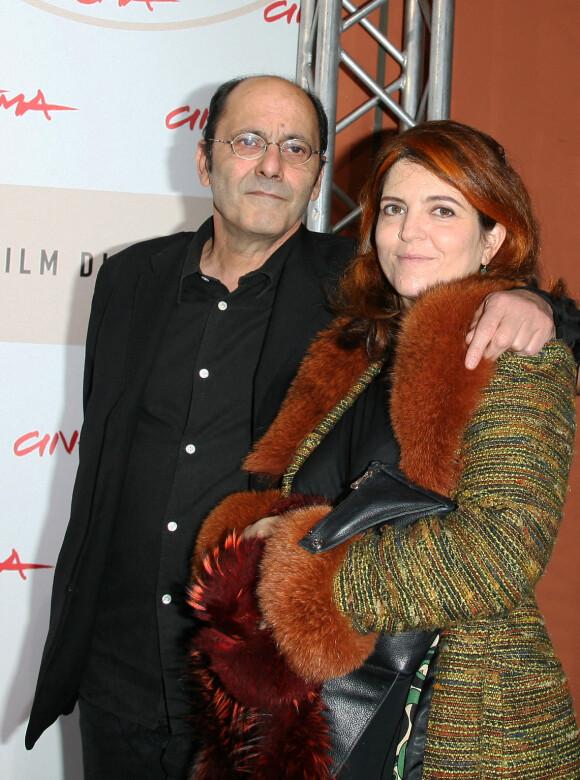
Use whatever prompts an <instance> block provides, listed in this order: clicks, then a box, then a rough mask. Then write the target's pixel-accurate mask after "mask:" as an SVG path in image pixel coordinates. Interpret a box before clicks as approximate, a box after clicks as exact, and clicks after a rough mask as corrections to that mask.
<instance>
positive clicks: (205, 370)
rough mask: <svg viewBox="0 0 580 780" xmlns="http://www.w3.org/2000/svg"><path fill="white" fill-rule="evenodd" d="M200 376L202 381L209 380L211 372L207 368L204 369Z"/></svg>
mask: <svg viewBox="0 0 580 780" xmlns="http://www.w3.org/2000/svg"><path fill="white" fill-rule="evenodd" d="M199 375H200V377H201V378H202V379H207V378H208V376H209V371H208V370H207V368H202V369H201V371H200V372H199Z"/></svg>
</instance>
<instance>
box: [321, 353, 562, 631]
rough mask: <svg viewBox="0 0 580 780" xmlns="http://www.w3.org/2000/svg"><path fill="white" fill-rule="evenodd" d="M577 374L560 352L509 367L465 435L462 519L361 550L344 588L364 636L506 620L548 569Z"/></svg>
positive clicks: (347, 610)
mask: <svg viewBox="0 0 580 780" xmlns="http://www.w3.org/2000/svg"><path fill="white" fill-rule="evenodd" d="M574 388H575V366H574V360H573V358H572V355H571V353H570V352H569V350H568V349H567V348H566V347H565V346H564V345H562V344H561V343H560V342H551V343H549V344H548V345H547V346H546V347H545V348H544V349H543V350H542V352H541V353H540V354H539V355H536V356H534V357H520V356H516V355H513V354H510V353H506V354H505V355H504V356H502V357H501V358H500V359H499V361H498V364H497V370H496V372H495V374H494V377H493V379H492V381H491V383H490V384H489V385H488V387H487V388H486V390H485V392H484V396H483V399H482V401H481V403H480V404H479V406H478V408H477V409H476V412H475V414H474V416H473V417H472V419H471V420H470V422H469V424H468V426H467V429H466V431H465V437H464V443H465V449H464V452H463V462H462V474H461V478H460V481H459V485H458V490H457V493H456V495H455V496H454V498H455V500H456V501H457V504H458V509H457V510H456V511H455V512H452V513H450V514H449V515H447V516H446V517H444V518H441V519H439V518H434V517H427V518H425V519H423V520H421V521H419V522H417V523H416V524H415V525H414V526H412V527H411V528H407V529H394V528H391V527H388V528H385V529H383V531H382V533H381V534H380V535H377V534H369V535H367V536H365V537H363V538H362V539H359V540H358V541H356V542H354V543H353V544H352V545H351V547H350V549H349V551H348V554H347V555H346V557H345V560H344V562H343V564H342V566H341V568H340V570H339V572H338V574H337V576H336V578H335V582H334V597H335V600H336V603H337V605H338V607H339V609H340V610H341V611H342V613H343V614H345V615H348V616H349V617H350V619H351V621H352V623H353V625H354V627H355V628H356V629H357V630H358V631H360V632H362V633H365V632H368V631H373V632H396V631H406V630H410V629H414V628H435V627H439V628H446V627H450V626H453V625H455V624H458V623H461V622H464V621H470V620H474V619H478V618H482V617H487V616H493V615H503V614H506V613H507V612H509V611H510V610H511V609H512V608H513V607H514V606H515V605H517V604H518V603H519V602H520V601H522V600H523V599H525V598H526V597H528V596H530V595H531V594H532V592H533V589H534V587H535V585H536V583H537V581H538V579H539V578H540V576H541V575H542V573H543V571H544V568H545V566H546V564H547V562H548V560H549V558H550V555H551V551H552V548H553V545H554V541H555V538H556V534H557V530H558V524H559V521H560V519H561V516H562V510H563V505H564V500H565V495H566V489H567V480H568V474H569V469H570V464H571V460H572V455H573V443H574V430H575V423H574V397H575V396H574V393H575V390H574Z"/></svg>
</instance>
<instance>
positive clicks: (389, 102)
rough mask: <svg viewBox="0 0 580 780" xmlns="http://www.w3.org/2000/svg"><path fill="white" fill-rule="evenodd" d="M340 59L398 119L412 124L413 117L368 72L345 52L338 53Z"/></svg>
mask: <svg viewBox="0 0 580 780" xmlns="http://www.w3.org/2000/svg"><path fill="white" fill-rule="evenodd" d="M340 58H341V60H342V61H343V62H344V64H345V65H347V66H348V67H349V68H350V70H352V72H353V73H354V74H355V75H356V76H358V78H359V79H360V80H361V81H362V82H363V84H365V85H366V86H367V87H368V88H369V89H370V90H371V91H372V92H374V93H375V95H376V96H377V97H378V98H379V99H380V100H381V102H382V103H384V105H385V106H388V107H389V109H390V110H391V111H392V112H393V114H395V116H396V117H397V118H398V119H401V120H402V121H403V122H408V123H409V124H413V117H412V116H409V114H407V112H406V111H403V109H402V108H401V106H400V105H399V104H398V103H396V102H395V101H394V100H393V99H392V98H391V97H389V96H388V95H387V94H386V92H385V90H384V89H381V88H380V87H379V85H378V84H377V83H376V81H374V79H372V78H371V77H370V76H369V75H368V73H366V71H365V70H363V68H361V66H360V65H358V64H357V63H356V62H355V61H354V60H353V58H352V57H350V56H349V55H348V54H347V53H346V52H344V51H343V52H342V53H341V55H340Z"/></svg>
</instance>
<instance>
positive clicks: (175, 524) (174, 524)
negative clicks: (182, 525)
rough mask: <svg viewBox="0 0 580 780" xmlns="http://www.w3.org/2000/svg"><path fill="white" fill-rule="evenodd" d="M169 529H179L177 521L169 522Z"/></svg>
mask: <svg viewBox="0 0 580 780" xmlns="http://www.w3.org/2000/svg"><path fill="white" fill-rule="evenodd" d="M167 530H168V531H172V532H173V531H177V523H176V522H174V521H173V520H172V521H171V522H170V523H167Z"/></svg>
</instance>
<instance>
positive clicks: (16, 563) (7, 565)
mask: <svg viewBox="0 0 580 780" xmlns="http://www.w3.org/2000/svg"><path fill="white" fill-rule="evenodd" d="M52 568H54V567H53V566H48V565H47V564H45V563H22V561H21V560H20V556H19V555H18V553H17V552H16V550H15V549H14V548H13V549H12V554H11V555H9V556H8V558H6V560H5V561H0V572H3V571H17V572H18V574H20V576H21V577H22V579H23V580H25V579H27V577H26V574H25V573H24V572H25V571H26V570H27V569H52Z"/></svg>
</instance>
